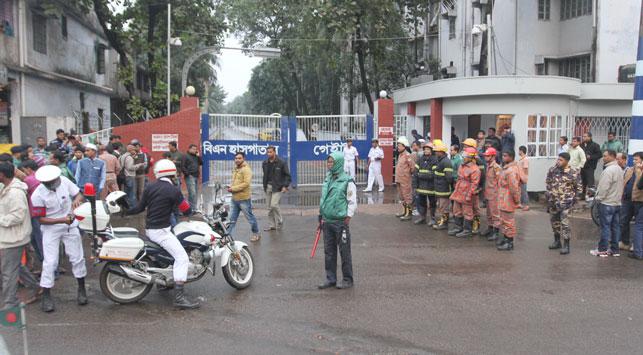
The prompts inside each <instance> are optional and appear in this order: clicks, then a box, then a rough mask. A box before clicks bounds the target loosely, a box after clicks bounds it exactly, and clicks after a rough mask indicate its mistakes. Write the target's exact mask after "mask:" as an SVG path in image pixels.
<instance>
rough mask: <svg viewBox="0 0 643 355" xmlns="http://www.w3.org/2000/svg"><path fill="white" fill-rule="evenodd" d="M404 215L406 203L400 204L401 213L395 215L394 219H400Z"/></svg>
mask: <svg viewBox="0 0 643 355" xmlns="http://www.w3.org/2000/svg"><path fill="white" fill-rule="evenodd" d="M405 214H406V203H403V204H402V212H400V213H396V214H395V217H397V218H400V217H402V216H404V215H405Z"/></svg>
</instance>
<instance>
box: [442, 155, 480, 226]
mask: <svg viewBox="0 0 643 355" xmlns="http://www.w3.org/2000/svg"><path fill="white" fill-rule="evenodd" d="M477 156H478V151H477V150H476V149H475V148H471V147H467V148H465V150H464V163H463V164H462V165H460V168H459V169H458V180H457V182H456V184H455V190H454V191H453V194H451V200H452V201H453V216H454V217H455V226H454V227H453V228H452V229H450V230H449V235H451V236H456V237H458V238H466V237H470V236H471V228H472V224H473V217H474V214H473V211H474V210H475V209H476V206H477V204H478V191H479V187H478V184H479V183H480V176H481V173H480V168H478V165H477V164H476V157H477Z"/></svg>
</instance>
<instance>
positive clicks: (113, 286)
mask: <svg viewBox="0 0 643 355" xmlns="http://www.w3.org/2000/svg"><path fill="white" fill-rule="evenodd" d="M92 205H93V201H91V200H90V202H85V203H83V204H82V205H81V206H79V207H78V208H77V209H76V210H74V215H75V216H76V219H78V220H79V222H80V224H79V225H80V228H81V229H82V230H84V231H85V232H87V233H89V234H91V235H92V238H93V247H92V253H93V255H94V256H95V258H96V260H95V263H102V262H104V263H105V265H104V266H103V269H102V271H101V273H100V288H101V291H102V292H103V294H104V295H105V296H107V297H108V298H109V299H110V300H112V301H114V302H116V303H121V304H126V303H133V302H137V301H139V300H141V299H143V298H144V297H145V296H146V295H147V294H148V293H149V292H150V290H151V289H152V287H153V286H154V285H158V287H168V288H171V287H173V286H174V280H173V272H172V271H173V270H172V265H173V263H174V259H173V258H172V256H171V255H170V254H169V253H168V252H167V251H165V250H164V249H163V248H162V247H161V246H159V245H158V244H156V243H153V242H151V241H149V240H143V239H141V238H140V237H139V232H138V230H136V229H135V228H129V227H118V228H114V227H112V226H111V225H110V223H109V221H110V215H111V214H116V213H119V212H121V211H122V210H123V209H126V208H127V197H126V195H125V193H124V192H122V191H115V192H112V193H110V194H109V195H108V196H107V197H106V199H105V201H101V200H98V201H96V202H95V206H92ZM222 205H223V204H222V203H215V204H214V206H213V207H214V208H213V212H212V214H211V215H205V214H202V216H203V221H193V220H190V221H184V222H180V223H178V224H177V225H176V226H175V227H174V229H173V233H174V235H176V237H177V238H178V239H179V241H180V242H181V245H183V247H184V248H185V251H186V252H187V254H188V256H189V259H190V264H189V267H188V280H187V282H193V281H197V280H200V279H201V278H202V277H203V276H204V275H205V274H206V273H207V272H208V271H210V272H211V273H212V275H214V273H215V268H216V266H217V265H220V266H221V269H222V271H223V276H224V278H225V280H226V281H227V282H228V283H229V284H230V286H232V287H234V288H236V289H238V290H241V289H244V288H246V287H248V286H250V283H251V282H252V278H253V276H254V261H253V258H252V254H251V253H250V250H249V249H248V245H247V244H246V243H244V242H240V241H235V240H234V239H233V238H232V236H230V235H229V233H228V232H227V225H226V223H225V214H226V213H227V212H226V211H225V209H224V208H223V206H222ZM215 230H218V231H222V233H217V232H215Z"/></svg>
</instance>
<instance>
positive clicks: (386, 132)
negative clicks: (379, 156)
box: [374, 99, 394, 185]
mask: <svg viewBox="0 0 643 355" xmlns="http://www.w3.org/2000/svg"><path fill="white" fill-rule="evenodd" d="M375 119H376V120H377V130H378V131H377V132H375V134H374V136H375V137H377V139H378V140H379V143H380V146H381V147H382V150H383V151H384V159H383V160H382V176H383V177H384V184H386V185H389V184H392V183H393V149H394V147H393V124H394V121H393V100H391V99H379V100H377V101H375Z"/></svg>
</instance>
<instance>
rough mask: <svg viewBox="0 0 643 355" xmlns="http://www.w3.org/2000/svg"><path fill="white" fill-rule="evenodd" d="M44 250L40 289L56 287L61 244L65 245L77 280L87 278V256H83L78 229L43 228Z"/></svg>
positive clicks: (63, 226)
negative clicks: (55, 280)
mask: <svg viewBox="0 0 643 355" xmlns="http://www.w3.org/2000/svg"><path fill="white" fill-rule="evenodd" d="M41 230H42V249H43V254H44V255H43V257H44V260H43V262H42V274H41V275H40V287H44V288H52V287H54V272H55V271H56V268H58V256H59V255H60V250H59V248H60V242H61V241H62V242H63V243H64V244H65V254H67V257H68V258H69V262H70V263H71V271H72V273H73V274H74V277H75V278H77V279H78V278H81V277H85V276H86V275H87V267H85V256H84V254H83V243H82V241H81V239H80V231H79V230H78V227H75V226H74V227H71V226H67V225H47V226H42V227H41Z"/></svg>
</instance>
